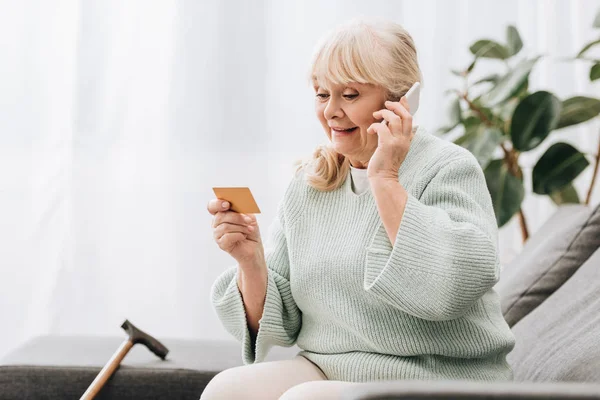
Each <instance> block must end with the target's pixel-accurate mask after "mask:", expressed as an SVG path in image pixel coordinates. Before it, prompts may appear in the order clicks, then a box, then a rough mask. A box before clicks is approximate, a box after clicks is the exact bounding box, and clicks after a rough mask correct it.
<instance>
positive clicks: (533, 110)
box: [510, 91, 561, 151]
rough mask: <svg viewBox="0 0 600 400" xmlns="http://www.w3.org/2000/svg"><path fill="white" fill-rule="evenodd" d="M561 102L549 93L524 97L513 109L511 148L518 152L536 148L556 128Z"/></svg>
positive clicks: (544, 92)
mask: <svg viewBox="0 0 600 400" xmlns="http://www.w3.org/2000/svg"><path fill="white" fill-rule="evenodd" d="M560 109H561V102H560V100H559V99H558V98H557V97H556V96H554V95H553V94H552V93H550V92H546V91H539V92H535V93H533V94H530V95H529V96H527V97H525V98H524V99H523V100H522V101H521V102H520V103H519V105H518V106H517V108H516V109H515V113H514V114H513V117H512V122H511V126H510V137H511V139H512V142H513V146H514V147H515V148H516V149H517V150H519V151H529V150H531V149H534V148H536V147H537V146H538V145H539V144H540V143H542V141H543V140H544V139H546V137H547V136H548V135H549V134H550V132H551V131H552V130H553V129H554V128H555V127H556V124H557V123H558V120H559V118H560Z"/></svg>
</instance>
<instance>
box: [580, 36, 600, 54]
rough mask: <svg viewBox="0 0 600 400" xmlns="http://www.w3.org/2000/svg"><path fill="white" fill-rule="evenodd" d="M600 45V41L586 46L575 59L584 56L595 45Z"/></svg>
mask: <svg viewBox="0 0 600 400" xmlns="http://www.w3.org/2000/svg"><path fill="white" fill-rule="evenodd" d="M599 43H600V39H598V40H594V41H593V42H590V43H588V44H586V45H585V46H584V47H583V49H581V51H580V52H579V53H578V54H577V56H575V58H580V57H582V56H583V54H584V53H585V52H586V51H588V50H589V49H591V48H592V47H594V46H595V45H597V44H599Z"/></svg>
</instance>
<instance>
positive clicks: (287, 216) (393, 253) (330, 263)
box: [211, 128, 515, 382]
mask: <svg viewBox="0 0 600 400" xmlns="http://www.w3.org/2000/svg"><path fill="white" fill-rule="evenodd" d="M399 182H400V183H401V184H402V185H403V187H404V188H405V189H406V190H407V192H408V193H409V198H408V203H407V204H406V209H405V211H404V214H403V216H402V221H401V224H400V228H399V230H398V234H397V236H396V240H395V244H394V246H392V245H391V242H390V240H389V238H388V236H387V233H386V230H385V227H384V226H383V223H382V221H381V219H380V217H379V214H378V211H377V205H376V202H375V198H374V197H373V194H372V192H371V190H367V191H365V192H363V193H361V194H360V195H357V194H356V193H354V192H353V190H352V188H351V179H350V174H348V176H347V177H346V179H345V182H344V184H343V185H342V186H341V187H340V188H338V189H336V190H334V191H331V192H321V191H318V190H316V189H314V188H312V187H311V186H309V185H308V184H307V183H306V182H305V181H304V179H303V173H302V171H300V172H298V173H297V174H295V176H294V177H293V179H291V182H290V183H289V185H288V187H287V190H286V192H285V195H284V197H283V200H282V201H280V203H279V206H278V210H277V216H276V218H275V220H274V222H273V223H272V225H271V226H270V228H269V235H268V238H267V240H266V241H265V257H266V262H267V267H268V283H267V295H266V298H265V308H264V311H263V316H262V319H261V320H260V328H259V331H258V335H257V338H256V343H255V346H253V343H252V340H251V338H250V333H249V331H248V326H247V322H246V315H245V310H244V305H243V303H242V297H241V294H240V292H239V289H238V287H237V268H238V267H237V265H236V266H233V267H231V268H229V269H228V270H226V271H225V272H224V273H223V274H221V275H220V276H219V278H218V279H217V280H216V282H215V283H214V285H213V287H212V290H211V301H212V303H213V305H214V307H215V310H216V312H217V315H218V316H219V318H220V320H221V321H222V323H223V325H224V327H225V329H226V330H227V331H228V332H229V333H231V334H232V335H233V336H234V337H235V338H236V339H237V340H238V341H240V342H241V344H242V357H243V362H244V364H252V363H257V362H261V361H263V360H264V359H265V356H266V354H267V352H268V351H269V349H270V348H271V347H272V346H274V345H276V346H285V347H289V346H292V345H294V344H297V346H298V347H299V348H300V349H302V351H301V353H300V354H301V355H303V356H304V357H306V358H308V359H309V360H310V361H312V362H313V363H315V364H316V365H317V366H319V367H320V368H321V370H322V371H323V372H324V373H325V375H326V376H327V378H328V379H330V380H341V381H352V382H367V381H376V380H395V379H468V380H485V381H506V380H512V378H513V374H512V369H511V367H510V366H509V365H508V364H507V362H506V355H507V354H508V353H509V352H510V351H511V350H512V349H513V347H514V344H515V338H514V336H513V334H512V332H511V330H510V328H509V326H508V324H507V323H506V321H505V320H504V318H503V316H502V313H501V309H500V300H499V297H498V294H497V293H496V292H495V291H494V290H493V286H494V284H495V283H496V282H497V281H498V279H499V274H500V263H499V258H498V249H497V241H498V239H497V235H498V229H497V225H496V219H495V217H494V210H493V208H492V202H491V197H490V194H489V192H488V189H487V186H486V182H485V178H484V175H483V171H482V170H481V167H480V166H479V164H478V163H477V160H476V159H475V157H474V156H473V155H472V154H471V153H469V152H468V151H467V150H465V149H463V148H462V147H460V146H457V145H455V144H453V143H451V142H448V141H445V140H442V139H440V138H437V137H435V136H433V135H431V134H429V133H427V132H425V131H424V130H423V129H421V128H419V129H417V131H416V133H415V136H414V138H413V141H412V142H411V148H410V151H409V153H408V155H407V157H406V159H405V161H404V162H403V164H402V166H401V168H400V169H399Z"/></svg>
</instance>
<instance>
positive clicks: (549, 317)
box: [0, 205, 600, 400]
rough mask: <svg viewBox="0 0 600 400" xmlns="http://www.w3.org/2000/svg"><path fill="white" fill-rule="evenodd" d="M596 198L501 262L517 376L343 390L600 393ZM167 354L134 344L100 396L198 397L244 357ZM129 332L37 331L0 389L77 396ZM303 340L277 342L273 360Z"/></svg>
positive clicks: (178, 347)
mask: <svg viewBox="0 0 600 400" xmlns="http://www.w3.org/2000/svg"><path fill="white" fill-rule="evenodd" d="M599 248H600V206H599V207H586V206H583V205H566V206H561V207H559V208H558V210H557V211H556V213H555V214H553V215H552V216H551V217H550V218H549V219H548V220H547V221H546V222H545V223H544V225H543V226H542V227H541V228H540V229H539V230H538V231H537V232H536V233H535V234H534V235H533V236H532V237H531V238H530V239H529V240H528V241H527V243H526V244H525V246H524V248H523V251H522V252H521V253H520V254H519V255H518V256H517V257H516V258H515V259H514V260H513V261H512V262H511V263H510V264H507V265H504V266H503V269H502V274H501V278H500V280H499V281H498V283H497V284H496V286H495V287H494V289H495V291H496V293H497V294H498V295H499V296H500V299H501V303H502V311H503V314H504V316H505V319H506V320H507V322H508V323H509V325H510V326H511V329H512V330H513V332H514V334H515V337H516V345H515V348H514V349H513V351H512V352H511V353H510V354H509V355H508V362H509V363H510V365H511V366H512V367H513V371H514V381H513V382H508V383H507V382H479V381H442V380H440V381H393V382H389V381H380V382H372V383H367V384H363V385H360V386H359V387H356V388H353V389H352V390H349V391H348V392H346V393H344V395H343V398H344V399H346V400H366V399H370V400H384V399H421V398H422V399H459V398H464V399H598V400H600V250H599ZM159 339H160V340H161V342H163V343H164V344H165V345H166V346H167V347H168V348H169V349H170V353H169V355H168V357H167V359H166V360H165V361H163V360H160V359H158V358H157V357H156V356H154V355H153V354H152V353H150V352H149V351H148V350H147V349H146V348H145V347H143V346H141V345H136V346H134V347H133V349H132V350H131V351H130V352H129V354H128V355H127V357H126V358H125V360H124V361H123V363H122V364H121V367H120V368H119V369H118V370H117V371H116V372H115V374H114V375H113V376H112V378H111V379H110V380H109V381H108V382H107V384H106V386H105V387H104V388H103V389H102V391H101V392H100V393H99V395H98V396H97V398H98V399H138V398H139V399H198V398H199V397H200V395H201V393H202V391H203V389H204V387H205V386H206V384H207V383H208V382H209V381H210V379H211V378H212V377H213V376H214V375H216V374H217V373H218V372H220V371H222V370H224V369H226V368H231V367H234V366H239V365H242V359H241V354H242V353H241V349H240V345H239V343H236V342H233V341H230V340H224V341H194V340H180V339H178V340H176V339H172V340H170V339H168V338H166V339H163V338H159ZM123 340H124V337H119V336H115V337H80V336H76V337H66V336H44V337H37V338H33V339H31V340H29V341H27V342H25V343H23V344H22V345H21V346H20V347H18V348H16V349H15V350H13V351H12V352H10V353H9V354H8V355H6V356H5V357H3V358H2V360H0V399H70V398H79V397H80V396H81V395H82V394H83V393H84V392H85V390H86V388H87V387H88V386H89V384H90V383H91V382H92V381H93V380H94V378H95V376H96V374H98V372H99V371H100V369H101V368H102V366H103V365H104V364H105V363H106V362H107V360H108V359H109V358H110V357H111V355H112V354H113V353H114V351H115V350H116V349H117V348H118V346H119V345H120V344H121V342H122V341H123ZM298 351H299V349H298V348H297V347H295V346H294V347H291V348H281V347H275V348H273V349H271V351H270V352H269V355H268V357H267V361H272V360H281V359H286V358H291V357H293V356H294V355H295V354H296V353H297V352H298Z"/></svg>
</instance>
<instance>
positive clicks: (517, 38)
mask: <svg viewBox="0 0 600 400" xmlns="http://www.w3.org/2000/svg"><path fill="white" fill-rule="evenodd" d="M506 38H507V43H508V46H507V47H508V53H509V54H510V55H511V56H514V55H515V54H517V53H518V52H519V51H521V49H522V48H523V41H522V40H521V35H519V31H518V30H517V28H516V27H514V26H513V25H509V26H508V27H507V28H506Z"/></svg>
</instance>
